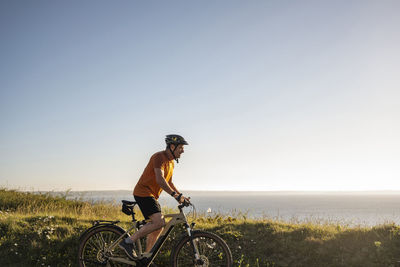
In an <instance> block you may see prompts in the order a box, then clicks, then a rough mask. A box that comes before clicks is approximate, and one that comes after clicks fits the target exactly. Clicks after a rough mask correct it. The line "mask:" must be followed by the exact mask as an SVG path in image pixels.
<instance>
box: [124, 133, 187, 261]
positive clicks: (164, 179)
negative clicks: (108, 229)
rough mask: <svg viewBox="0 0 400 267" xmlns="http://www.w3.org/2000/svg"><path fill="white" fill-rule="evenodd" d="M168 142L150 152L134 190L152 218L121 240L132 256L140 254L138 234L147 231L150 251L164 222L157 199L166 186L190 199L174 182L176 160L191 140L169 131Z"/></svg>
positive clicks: (175, 194)
mask: <svg viewBox="0 0 400 267" xmlns="http://www.w3.org/2000/svg"><path fill="white" fill-rule="evenodd" d="M165 142H166V144H167V147H166V148H165V150H163V151H160V152H157V153H155V154H154V155H152V156H151V158H150V161H149V163H148V164H147V166H146V168H145V169H144V171H143V174H142V176H141V177H140V179H139V181H138V183H137V184H136V186H135V189H134V191H133V196H134V198H135V200H136V202H137V204H138V206H139V208H140V210H141V212H142V214H143V216H144V217H145V219H146V220H147V219H150V220H151V221H150V222H149V223H147V224H145V225H144V226H143V227H142V228H140V230H139V231H137V232H136V233H135V234H134V235H132V236H131V237H127V238H125V239H123V240H122V241H121V242H120V243H119V246H120V247H121V248H122V249H124V250H125V252H126V254H127V255H128V256H129V257H130V258H131V259H134V258H135V257H137V255H136V252H135V250H134V249H135V247H134V244H135V242H136V241H137V240H138V239H139V238H141V237H144V236H146V235H147V241H146V251H145V252H150V250H151V248H152V247H153V245H154V243H155V242H156V240H157V239H158V237H159V235H160V234H161V232H162V230H163V228H164V226H165V220H164V217H163V215H162V214H161V206H160V204H159V203H158V201H157V199H158V198H159V196H160V194H161V192H162V191H163V190H164V191H166V192H167V193H168V194H170V195H171V196H172V197H174V198H175V199H176V200H177V201H178V202H179V203H183V202H185V201H186V202H189V198H186V197H184V196H183V195H182V193H180V192H179V191H178V189H176V187H175V185H174V184H173V183H172V173H173V170H174V160H176V162H177V163H178V162H179V161H178V159H179V158H180V156H181V154H182V153H183V152H184V148H183V146H184V145H188V143H187V142H186V141H185V139H184V138H183V137H182V136H180V135H176V134H170V135H167V136H166V138H165Z"/></svg>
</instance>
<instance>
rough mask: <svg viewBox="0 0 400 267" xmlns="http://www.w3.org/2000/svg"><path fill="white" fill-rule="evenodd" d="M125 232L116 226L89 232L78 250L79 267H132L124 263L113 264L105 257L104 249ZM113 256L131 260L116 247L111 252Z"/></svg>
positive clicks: (102, 227) (107, 226)
mask: <svg viewBox="0 0 400 267" xmlns="http://www.w3.org/2000/svg"><path fill="white" fill-rule="evenodd" d="M122 234H124V231H123V230H122V229H121V228H119V227H116V226H112V225H105V226H99V227H97V228H95V229H93V230H92V231H90V232H88V233H87V234H86V235H84V236H83V237H82V239H81V242H80V244H79V250H78V266H79V267H92V266H101V265H103V266H106V265H107V266H116V267H117V266H118V267H120V266H130V265H127V264H123V263H118V262H111V261H108V260H107V257H105V256H104V248H105V247H106V246H107V245H109V244H112V242H113V241H115V240H117V239H118V238H119V237H120V236H121V235H122ZM111 253H112V255H113V256H117V257H122V258H126V259H129V258H128V256H127V255H126V253H125V251H124V250H122V249H121V248H120V247H119V246H116V247H115V248H114V250H113V251H112V252H111Z"/></svg>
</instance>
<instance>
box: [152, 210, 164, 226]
mask: <svg viewBox="0 0 400 267" xmlns="http://www.w3.org/2000/svg"><path fill="white" fill-rule="evenodd" d="M150 219H151V223H152V224H153V225H154V226H155V227H157V229H160V228H163V227H164V226H165V219H164V216H162V215H161V213H156V214H153V215H151V216H150Z"/></svg>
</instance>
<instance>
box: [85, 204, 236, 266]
mask: <svg viewBox="0 0 400 267" xmlns="http://www.w3.org/2000/svg"><path fill="white" fill-rule="evenodd" d="M135 205H136V202H132V201H127V200H122V212H124V213H125V214H126V215H131V216H132V223H133V225H132V227H130V228H129V229H128V230H125V229H123V228H121V227H120V226H118V225H117V223H119V221H103V220H98V221H95V222H94V223H93V226H92V227H90V228H89V229H87V230H86V231H85V232H84V233H83V234H82V235H81V237H80V242H79V243H80V244H79V251H78V262H79V266H80V267H90V266H99V265H105V266H126V265H130V266H138V267H148V266H150V264H152V262H153V260H154V259H155V257H156V256H157V254H158V252H159V251H160V249H161V247H162V246H163V245H164V243H165V241H166V240H167V238H168V236H169V234H170V233H171V231H172V229H173V228H174V227H175V226H176V225H180V224H183V225H184V227H185V229H186V231H185V233H184V234H183V235H182V237H181V238H180V240H179V241H178V242H177V243H176V244H175V246H174V247H173V248H172V252H171V257H170V266H173V267H187V266H196V267H208V266H212V267H214V266H221V267H231V266H232V265H233V260H232V253H231V251H230V249H229V247H228V245H227V244H226V243H225V241H224V240H223V239H222V238H221V237H219V236H218V235H216V234H213V233H209V232H206V231H201V230H194V226H195V223H194V222H193V223H191V224H190V225H189V223H188V220H187V217H186V214H185V213H184V212H183V208H184V207H188V206H193V205H192V204H191V203H189V202H185V203H183V204H180V205H179V206H178V209H179V213H176V214H166V215H164V217H165V218H171V219H170V220H169V221H168V223H167V224H166V225H165V227H164V230H163V231H162V233H161V235H160V237H159V238H158V239H157V241H156V243H155V244H154V246H153V247H152V248H151V250H150V252H149V253H144V252H143V250H142V245H141V241H140V240H138V241H137V242H136V250H137V251H136V253H137V256H138V257H137V258H135V259H134V260H131V259H130V258H129V257H128V256H127V255H126V253H125V251H124V250H122V249H121V248H119V246H118V244H119V242H120V241H121V240H122V238H125V237H127V236H130V232H131V231H132V230H134V231H137V230H139V229H140V228H141V227H142V226H143V225H145V224H146V223H147V222H148V221H146V220H142V221H137V220H136V219H135V212H134V207H135ZM193 211H194V212H195V208H194V206H193Z"/></svg>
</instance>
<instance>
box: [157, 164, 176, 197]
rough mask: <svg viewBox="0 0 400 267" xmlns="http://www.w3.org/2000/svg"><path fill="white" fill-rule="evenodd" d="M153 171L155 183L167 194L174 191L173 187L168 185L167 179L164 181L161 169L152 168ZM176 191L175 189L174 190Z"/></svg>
mask: <svg viewBox="0 0 400 267" xmlns="http://www.w3.org/2000/svg"><path fill="white" fill-rule="evenodd" d="M154 172H155V173H156V182H157V184H158V185H159V186H160V187H161V188H162V189H163V190H164V191H165V192H167V193H168V194H170V195H171V194H172V192H174V190H173V188H171V187H170V186H169V184H168V183H167V181H165V178H164V173H163V171H162V170H161V169H159V168H154ZM175 192H176V191H175Z"/></svg>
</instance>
